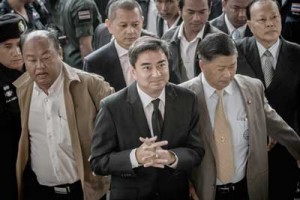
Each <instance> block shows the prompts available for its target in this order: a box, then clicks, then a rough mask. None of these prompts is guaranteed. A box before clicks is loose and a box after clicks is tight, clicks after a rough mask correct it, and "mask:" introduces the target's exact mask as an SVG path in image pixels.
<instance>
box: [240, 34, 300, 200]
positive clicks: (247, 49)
mask: <svg viewBox="0 0 300 200" xmlns="http://www.w3.org/2000/svg"><path fill="white" fill-rule="evenodd" d="M237 46H238V51H239V56H238V68H237V73H240V74H244V75H248V76H251V77H254V78H258V79H260V80H261V81H262V82H264V76H263V72H262V66H261V61H260V57H259V52H258V48H257V45H256V40H255V38H254V37H251V38H244V39H243V40H242V41H240V43H238V44H237ZM279 48H280V49H279V56H278V60H277V65H276V70H275V74H274V77H273V80H272V82H271V84H270V85H269V87H268V88H267V89H266V90H265V94H266V97H267V99H268V101H269V103H270V105H271V106H272V107H273V108H274V109H275V110H276V111H277V113H278V114H279V115H280V116H281V117H282V118H283V119H284V120H285V121H286V122H287V123H288V124H289V125H290V126H291V127H292V128H294V129H295V130H296V132H297V133H298V134H299V125H300V103H299V102H300V67H299V66H300V59H299V58H300V46H299V45H296V44H293V43H290V42H288V41H286V40H284V39H282V38H281V46H280V47H279ZM269 160H270V195H275V196H274V198H276V196H277V198H279V199H281V198H283V199H289V197H288V196H287V195H288V194H287V193H286V192H285V191H290V192H289V195H293V193H294V191H295V187H296V183H297V176H296V174H297V173H298V172H297V171H298V170H299V169H298V167H297V164H296V161H295V159H294V158H293V157H292V156H291V155H290V154H289V153H288V151H287V150H286V149H285V148H284V147H283V146H282V145H280V144H277V145H276V146H275V147H274V148H273V149H272V150H271V151H270V152H269ZM283 163H284V164H283ZM282 172H284V173H282ZM282 183H284V184H282ZM273 186H274V187H277V186H278V188H273ZM276 192H278V194H276ZM278 195H283V196H278Z"/></svg>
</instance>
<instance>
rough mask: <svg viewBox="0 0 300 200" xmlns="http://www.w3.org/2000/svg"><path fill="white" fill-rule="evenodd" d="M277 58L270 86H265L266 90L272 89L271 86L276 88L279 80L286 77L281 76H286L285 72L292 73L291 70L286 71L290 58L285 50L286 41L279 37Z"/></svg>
mask: <svg viewBox="0 0 300 200" xmlns="http://www.w3.org/2000/svg"><path fill="white" fill-rule="evenodd" d="M278 55H279V56H278V59H277V64H276V68H275V72H274V76H273V79H272V82H271V84H270V86H269V87H268V88H267V91H269V90H272V89H273V88H275V89H276V88H277V86H278V85H280V83H281V81H282V80H284V81H286V78H281V77H282V76H283V77H287V76H286V74H287V73H293V72H288V71H289V70H290V68H289V67H286V66H289V63H288V62H289V61H290V60H291V59H290V58H289V55H290V52H289V51H288V50H287V45H286V42H285V41H284V40H283V39H282V38H281V41H280V45H279V54H278Z"/></svg>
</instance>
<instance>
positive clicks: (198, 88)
mask: <svg viewBox="0 0 300 200" xmlns="http://www.w3.org/2000/svg"><path fill="white" fill-rule="evenodd" d="M198 77H199V78H197V79H196V80H195V82H196V83H195V84H194V85H195V87H194V88H193V91H194V92H195V93H196V95H197V97H198V105H199V112H200V116H199V118H200V119H199V120H200V133H201V134H202V135H204V137H203V139H204V140H207V142H206V144H210V145H208V146H209V148H211V151H212V152H213V154H214V157H216V146H215V140H214V134H213V128H212V124H211V121H210V117H209V113H208V110H207V104H206V100H205V94H204V88H203V84H202V76H201V74H200V75H199V76H198Z"/></svg>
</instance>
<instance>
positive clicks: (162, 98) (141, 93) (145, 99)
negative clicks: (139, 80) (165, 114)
mask: <svg viewBox="0 0 300 200" xmlns="http://www.w3.org/2000/svg"><path fill="white" fill-rule="evenodd" d="M136 86H137V91H138V94H139V96H140V99H141V101H142V104H143V108H144V109H145V108H146V107H147V106H149V104H151V102H152V101H153V100H155V99H160V101H161V102H162V103H163V105H165V102H166V92H165V91H166V90H165V88H164V89H163V90H162V91H161V93H160V95H159V96H158V97H157V98H152V97H150V96H149V95H148V94H146V93H145V92H144V91H143V90H142V89H141V88H140V87H139V84H136Z"/></svg>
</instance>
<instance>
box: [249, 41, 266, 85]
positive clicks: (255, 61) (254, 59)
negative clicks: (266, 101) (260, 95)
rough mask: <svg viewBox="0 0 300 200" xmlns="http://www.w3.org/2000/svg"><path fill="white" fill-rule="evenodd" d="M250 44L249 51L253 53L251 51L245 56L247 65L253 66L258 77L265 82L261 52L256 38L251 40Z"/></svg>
mask: <svg viewBox="0 0 300 200" xmlns="http://www.w3.org/2000/svg"><path fill="white" fill-rule="evenodd" d="M249 43H250V44H249V48H248V49H251V51H249V52H248V53H247V54H245V57H246V60H247V63H248V64H249V65H250V66H251V68H252V70H253V71H254V73H255V75H256V77H257V78H258V79H260V80H264V74H263V72H262V66H261V62H260V57H259V52H258V48H257V45H256V41H255V38H254V37H251V38H250V39H249Z"/></svg>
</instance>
